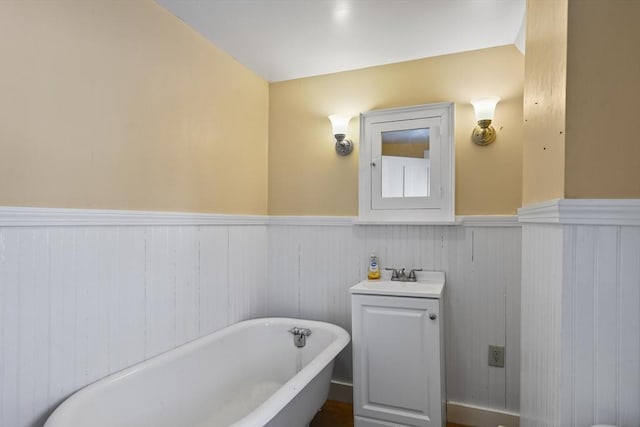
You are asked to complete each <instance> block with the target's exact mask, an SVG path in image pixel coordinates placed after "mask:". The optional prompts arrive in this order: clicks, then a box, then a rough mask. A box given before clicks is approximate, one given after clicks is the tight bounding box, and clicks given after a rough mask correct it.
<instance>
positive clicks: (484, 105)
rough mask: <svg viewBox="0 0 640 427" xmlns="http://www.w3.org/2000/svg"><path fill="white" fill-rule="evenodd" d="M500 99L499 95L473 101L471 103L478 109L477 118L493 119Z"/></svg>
mask: <svg viewBox="0 0 640 427" xmlns="http://www.w3.org/2000/svg"><path fill="white" fill-rule="evenodd" d="M498 101H500V98H499V97H497V96H488V97H486V98H478V99H474V100H473V101H471V105H473V108H474V110H476V120H477V121H480V120H493V114H494V113H495V111H496V104H497V103H498Z"/></svg>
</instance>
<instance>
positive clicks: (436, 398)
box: [351, 272, 446, 427]
mask: <svg viewBox="0 0 640 427" xmlns="http://www.w3.org/2000/svg"><path fill="white" fill-rule="evenodd" d="M426 276H427V277H428V279H425V280H420V281H419V282H415V283H405V282H391V281H364V282H360V283H359V284H357V285H356V286H353V287H352V288H351V301H352V303H351V309H352V315H351V316H352V317H351V319H352V320H351V324H352V340H353V341H352V342H353V398H354V402H353V408H354V415H355V427H373V426H376V427H379V426H412V427H435V426H438V427H441V426H445V425H446V413H445V405H444V403H445V394H444V354H443V350H444V343H443V341H442V337H443V331H442V328H443V321H442V305H441V302H442V291H443V289H444V274H443V273H435V272H433V273H428V274H427V275H426Z"/></svg>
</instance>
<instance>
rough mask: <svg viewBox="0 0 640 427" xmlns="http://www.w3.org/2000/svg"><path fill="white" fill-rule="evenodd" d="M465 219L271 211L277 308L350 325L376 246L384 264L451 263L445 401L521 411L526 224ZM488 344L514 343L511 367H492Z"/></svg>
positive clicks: (343, 368) (273, 306) (431, 266)
mask: <svg viewBox="0 0 640 427" xmlns="http://www.w3.org/2000/svg"><path fill="white" fill-rule="evenodd" d="M511 219H513V218H511ZM461 222H462V224H461V225H450V226H445V225H354V224H353V223H352V221H349V220H348V219H343V220H340V219H333V220H325V221H323V220H322V219H313V218H306V219H305V218H289V219H287V218H284V219H277V218H271V220H270V226H269V231H268V233H269V239H268V245H269V261H268V264H269V275H268V276H269V293H268V300H269V312H270V314H271V315H283V316H294V317H301V318H308V319H315V320H323V321H328V322H332V323H336V324H338V325H340V326H342V327H344V328H345V329H347V330H351V305H350V295H349V287H350V286H352V285H354V284H356V283H357V282H359V281H360V280H362V279H363V278H365V277H366V272H367V266H368V259H369V255H370V253H372V252H374V253H375V254H376V255H378V257H379V259H380V264H381V266H382V267H383V268H384V267H408V268H420V267H421V268H424V269H427V270H440V271H444V272H445V275H446V288H445V310H446V312H445V343H446V364H447V366H446V376H447V377H446V387H447V400H449V401H452V402H456V403H461V404H468V405H474V406H479V407H486V408H492V409H497V410H503V411H508V412H516V413H517V412H518V411H519V391H520V275H521V272H520V263H521V252H520V249H521V230H520V227H519V226H518V224H517V223H516V224H515V225H516V226H515V227H512V226H509V225H514V224H513V221H509V220H508V218H506V217H505V218H503V221H500V222H498V221H486V222H483V221H482V220H481V219H479V218H477V219H475V220H473V219H472V218H468V219H465V220H464V221H461ZM464 224H467V225H464ZM489 345H501V346H506V367H505V368H494V367H489V366H488V365H487V362H488V346H489ZM397 350H398V351H399V352H402V349H397ZM334 378H336V379H337V380H342V381H345V382H350V381H351V354H350V350H347V351H345V352H344V353H343V354H342V355H341V357H340V358H339V359H338V360H337V361H336V370H335V373H334Z"/></svg>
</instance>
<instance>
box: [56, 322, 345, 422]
mask: <svg viewBox="0 0 640 427" xmlns="http://www.w3.org/2000/svg"><path fill="white" fill-rule="evenodd" d="M293 327H299V328H308V329H309V330H311V335H310V336H308V337H306V345H305V346H304V347H301V348H298V347H296V346H295V345H294V336H293V334H292V333H291V332H290V330H291V329H292V328H293ZM348 342H349V334H348V333H347V332H346V331H345V330H344V329H342V328H340V327H338V326H335V325H332V324H328V323H322V322H314V321H309V320H297V319H286V318H270V319H255V320H247V321H244V322H240V323H236V324H235V325H232V326H229V327H227V328H225V329H222V330H220V331H218V332H215V333H213V334H211V335H207V336H205V337H203V338H200V339H197V340H195V341H192V342H190V343H188V344H185V345H183V346H180V347H178V348H176V349H174V350H171V351H169V352H167V353H163V354H161V355H159V356H156V357H153V358H151V359H149V360H147V361H144V362H142V363H139V364H137V365H134V366H132V367H130V368H128V369H125V370H123V371H121V372H118V373H115V374H113V375H110V376H108V377H105V378H103V379H101V380H99V381H97V382H95V383H93V384H91V385H89V386H87V387H85V388H83V389H82V390H80V391H78V392H77V393H75V394H74V395H72V396H71V397H69V398H68V399H67V400H66V401H64V402H63V403H62V404H61V405H60V406H59V407H58V408H57V409H56V410H55V411H54V412H53V414H51V416H50V417H49V419H48V420H47V422H46V424H45V427H223V426H224V427H227V426H233V427H259V426H270V427H302V426H306V425H307V424H308V423H309V422H310V421H311V419H312V418H313V416H314V415H315V413H316V412H317V410H318V409H319V408H320V407H321V406H322V404H323V403H324V401H325V400H326V398H327V394H328V391H329V383H330V380H331V372H332V370H333V361H334V359H335V357H336V356H337V355H338V353H339V352H340V351H341V350H342V349H343V348H344V347H345V346H346V345H347V344H348Z"/></svg>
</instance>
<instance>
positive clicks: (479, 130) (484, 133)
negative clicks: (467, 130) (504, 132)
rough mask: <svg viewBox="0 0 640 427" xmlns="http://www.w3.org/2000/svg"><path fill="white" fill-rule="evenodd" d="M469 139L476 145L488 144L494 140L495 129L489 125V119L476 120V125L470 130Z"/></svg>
mask: <svg viewBox="0 0 640 427" xmlns="http://www.w3.org/2000/svg"><path fill="white" fill-rule="evenodd" d="M487 122H488V123H487ZM471 139H472V140H473V142H475V143H476V144H478V145H489V144H491V143H492V142H493V141H495V140H496V130H495V128H494V127H493V126H491V120H480V121H478V125H477V126H476V127H475V128H474V129H473V132H471Z"/></svg>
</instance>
